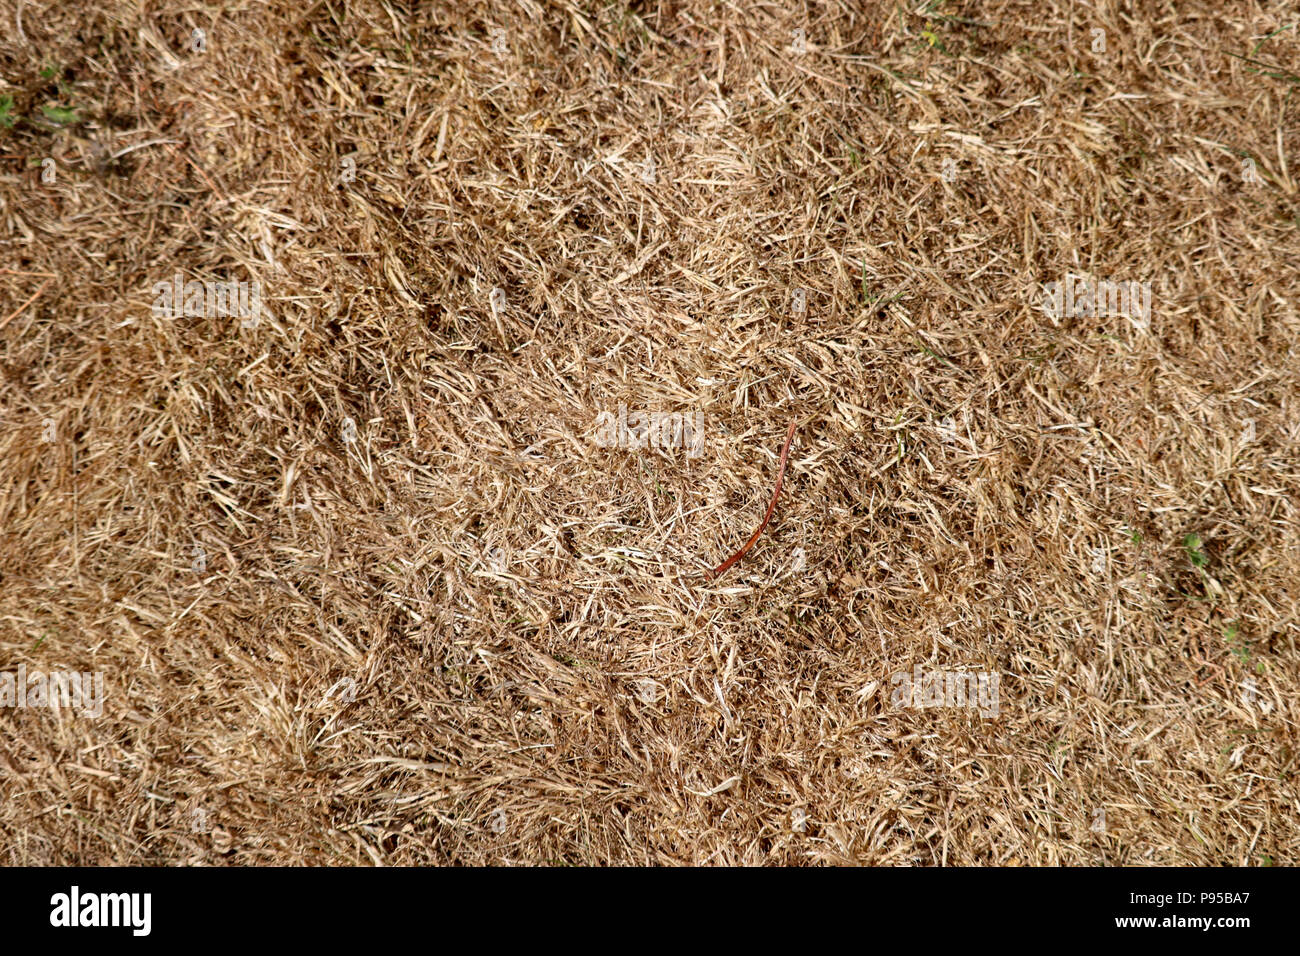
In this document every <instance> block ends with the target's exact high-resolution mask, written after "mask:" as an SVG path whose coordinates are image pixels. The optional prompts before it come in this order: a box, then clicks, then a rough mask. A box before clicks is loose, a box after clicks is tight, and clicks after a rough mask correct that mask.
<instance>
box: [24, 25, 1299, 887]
mask: <svg viewBox="0 0 1300 956" xmlns="http://www.w3.org/2000/svg"><path fill="white" fill-rule="evenodd" d="M1225 6H1226V7H1231V8H1232V9H1231V10H1228V9H1224V8H1225ZM924 9H925V8H924V6H922V5H920V4H915V5H913V6H912V7H911V8H910V9H900V8H899V7H897V6H895V5H894V4H892V3H890V4H886V3H877V2H874V0H866V2H864V3H862V4H851V3H840V2H831V3H814V4H808V5H806V6H804V5H778V4H773V3H757V4H731V3H712V2H706V0H668V2H664V3H659V4H656V3H645V4H642V3H635V4H632V5H631V7H628V6H625V5H624V4H623V3H622V2H616V3H612V4H610V5H602V4H599V3H585V2H584V3H580V4H579V3H570V2H554V3H543V2H537V0H517V2H515V3H506V2H504V0H490V2H488V3H485V4H479V5H469V4H462V3H451V2H437V3H427V4H426V3H418V4H417V3H414V2H411V3H401V2H397V0H319V2H316V3H311V4H308V3H305V2H302V3H283V2H247V3H230V4H224V5H207V6H206V7H204V8H203V9H199V5H196V4H188V3H187V4H181V3H177V2H175V0H161V2H148V3H120V2H109V3H106V4H92V3H86V2H64V0H59V2H55V0H25V2H23V3H21V4H18V3H17V2H16V0H0V79H2V80H3V90H0V97H3V96H5V95H6V94H7V95H9V96H12V98H13V102H14V106H13V110H12V113H11V115H13V116H16V117H17V122H16V123H15V125H14V126H13V128H11V129H8V130H4V129H2V128H0V250H2V251H3V255H2V256H0V266H2V267H3V268H4V271H3V272H2V273H0V290H2V291H0V319H3V320H4V322H3V325H4V327H3V330H2V331H0V338H2V341H0V347H2V349H3V382H2V383H0V479H2V481H3V498H2V499H0V532H2V533H3V547H2V549H0V583H2V584H3V587H2V588H0V670H9V671H12V670H15V669H16V668H17V667H18V666H19V665H20V664H25V665H26V666H27V668H28V669H29V670H36V669H41V670H45V671H49V670H58V669H73V668H75V669H78V670H82V671H102V672H103V673H104V675H105V680H106V685H107V701H106V703H105V707H104V713H103V716H102V717H101V718H99V719H89V718H87V717H85V716H82V715H78V714H75V713H69V712H68V711H66V710H64V711H59V712H53V711H51V710H49V709H37V708H25V709H20V708H0V835H2V836H3V841H4V846H3V850H4V851H5V852H4V862H6V863H9V862H18V863H41V862H48V863H74V862H75V863H83V864H139V863H170V864H331V863H362V864H370V863H374V864H413V863H416V864H424V863H462V864H463V863H468V864H482V863H527V864H546V863H574V864H647V863H649V864H660V863H663V864H667V863H697V864H705V863H708V864H763V863H775V864H796V863H854V862H858V863H871V864H885V865H898V864H904V865H906V864H914V863H919V864H927V865H941V864H947V865H953V864H1020V865H1051V864H1101V863H1108V864H1221V863H1242V864H1249V865H1256V864H1261V863H1268V862H1270V861H1271V862H1273V863H1277V864H1291V863H1295V862H1296V861H1297V858H1298V856H1300V827H1297V812H1298V809H1300V807H1298V802H1297V801H1298V798H1297V792H1296V787H1295V780H1296V716H1297V715H1296V703H1295V701H1296V690H1297V684H1298V681H1297V665H1298V664H1300V656H1298V655H1297V650H1296V633H1297V597H1298V596H1300V594H1298V590H1300V584H1298V581H1300V577H1298V576H1300V551H1298V550H1297V545H1298V544H1300V535H1298V534H1297V531H1298V524H1297V512H1296V504H1295V501H1294V498H1293V496H1294V495H1296V494H1297V492H1300V467H1298V465H1297V461H1298V459H1297V455H1296V440H1297V438H1298V437H1300V380H1298V378H1297V359H1298V358H1300V354H1298V353H1297V351H1296V345H1297V339H1298V336H1300V320H1298V319H1297V316H1296V312H1295V304H1296V302H1297V297H1298V295H1300V276H1298V274H1297V264H1298V263H1300V231H1298V229H1300V205H1298V203H1297V182H1296V168H1297V163H1298V162H1300V159H1298V157H1300V126H1298V124H1297V110H1298V109H1300V104H1298V103H1297V96H1296V95H1295V94H1296V91H1297V89H1298V88H1300V77H1297V76H1295V74H1296V73H1297V72H1300V55H1297V54H1298V53H1300V36H1298V34H1300V28H1295V27H1294V25H1295V23H1296V22H1297V20H1300V10H1298V8H1297V4H1296V3H1294V2H1284V3H1281V4H1275V3H1273V4H1262V3H1254V2H1245V3H1236V4H1230V5H1223V4H1218V3H1206V2H1199V0H1189V2H1180V3H1177V4H1173V3H1155V2H1143V3H1137V4H1132V5H1130V4H1117V3H1100V4H1097V5H1095V6H1094V5H1093V4H1089V3H1085V2H1082V0H1079V2H1065V0H1047V2H1042V0H1032V2H1031V0H1017V2H1000V3H999V2H987V3H976V2H948V3H944V4H943V5H942V6H941V7H940V8H939V10H938V11H937V12H931V13H930V14H929V15H926V14H925V12H924ZM945 17H949V18H945ZM951 17H958V18H961V19H951ZM1288 26H1290V27H1292V29H1288V30H1285V31H1284V32H1281V33H1278V34H1277V35H1276V36H1272V37H1270V38H1268V39H1266V40H1263V42H1262V44H1261V39H1262V38H1264V37H1265V35H1266V34H1269V33H1271V32H1273V31H1276V30H1279V29H1282V28H1284V27H1288ZM196 27H197V28H202V29H203V30H204V31H206V37H207V49H206V51H205V52H203V53H198V52H194V51H192V50H187V49H186V44H187V42H188V40H189V38H190V36H191V31H192V30H193V29H194V28H196ZM498 28H500V29H504V30H505V31H506V50H505V52H504V53H501V54H499V53H494V52H493V49H492V47H493V40H492V36H491V31H492V30H494V29H498ZM1094 28H1097V29H1103V30H1105V31H1106V33H1105V40H1106V47H1107V52H1106V53H1105V54H1104V55H1098V54H1095V53H1093V52H1092V50H1091V44H1092V34H1091V31H1092V30H1093V29H1094ZM795 29H804V30H805V31H806V36H807V43H808V49H807V52H806V53H804V54H802V55H798V54H796V53H794V52H792V51H791V50H790V49H789V47H791V45H792V31H793V30H795ZM927 30H928V33H929V37H928V38H927V36H926V35H925V34H924V31H927ZM1257 44H1260V45H1259V48H1258V51H1257V52H1256V53H1255V54H1254V59H1257V60H1266V61H1268V62H1269V63H1272V64H1277V65H1279V68H1277V69H1274V68H1268V69H1264V70H1262V71H1261V68H1259V67H1258V66H1256V65H1254V64H1252V63H1251V62H1249V61H1247V60H1242V59H1239V58H1236V57H1234V56H1233V54H1239V55H1241V56H1250V55H1251V54H1252V50H1253V49H1254V48H1255V47H1256V45H1257ZM51 66H52V67H54V72H53V73H51V74H50V75H49V76H42V75H41V70H42V69H43V68H47V67H51ZM1270 74H1271V75H1270ZM60 105H61V106H65V107H72V108H74V109H75V110H76V119H75V121H72V122H69V123H66V124H60V123H58V122H56V121H55V120H56V119H57V117H58V116H59V115H60V114H57V113H55V114H54V119H51V118H50V116H49V115H48V114H47V113H46V112H45V111H44V110H43V107H46V106H56V107H57V106H60ZM348 156H351V157H352V158H353V161H354V162H355V169H356V174H357V175H356V180H355V182H351V183H342V182H341V181H340V172H341V170H342V168H343V162H344V158H345V157H348ZM648 157H653V162H654V172H655V175H654V177H653V178H654V181H653V182H645V181H643V177H642V172H643V167H644V164H645V163H646V160H647V158H648ZM1247 157H1248V158H1250V159H1252V160H1253V162H1254V163H1255V168H1256V169H1257V170H1258V173H1259V180H1260V181H1259V182H1257V183H1252V182H1246V181H1244V180H1243V175H1242V173H1243V168H1244V167H1243V162H1244V159H1245V158H1247ZM47 158H52V159H53V160H54V161H55V166H54V169H55V175H56V178H55V181H54V182H53V183H48V182H42V180H41V173H42V167H41V162H42V160H44V159H47ZM945 160H952V161H953V163H952V164H951V165H945ZM945 169H946V170H947V171H948V172H949V176H948V177H947V178H945V176H944V171H945ZM949 180H951V181H949ZM178 271H179V272H181V273H183V274H184V275H185V277H186V278H187V279H210V280H215V279H225V278H229V279H236V280H250V281H251V280H255V281H258V282H261V283H262V286H263V288H264V289H265V292H266V296H267V298H268V304H269V309H270V313H271V314H270V317H269V318H268V320H267V321H265V322H263V323H262V324H261V325H260V326H258V327H257V328H251V329H243V328H241V327H240V321H239V319H238V318H228V317H219V318H181V319H175V320H168V319H163V318H159V317H157V316H155V315H153V314H152V311H151V303H152V301H153V296H152V293H151V291H150V287H151V286H152V284H153V283H154V282H157V281H165V280H168V279H170V277H171V276H172V275H173V274H174V273H175V272H178ZM1067 272H1072V273H1083V274H1088V275H1092V276H1095V277H1097V278H1101V279H1108V278H1116V279H1124V280H1136V281H1146V282H1150V283H1151V286H1152V293H1153V304H1152V315H1151V320H1150V328H1149V330H1144V329H1142V328H1141V327H1139V325H1138V324H1136V323H1134V322H1132V321H1130V319H1129V318H1127V317H1124V316H1066V317H1062V318H1060V319H1057V320H1055V321H1054V320H1052V319H1051V318H1050V317H1049V316H1047V315H1045V314H1044V312H1043V311H1042V310H1040V309H1039V308H1038V307H1037V306H1038V303H1039V298H1040V297H1039V294H1038V290H1039V288H1040V286H1041V284H1042V283H1045V282H1049V281H1052V280H1059V279H1061V278H1063V277H1064V276H1065V274H1066V273H1067ZM495 287H500V288H502V289H504V290H505V292H506V296H507V299H506V305H505V308H504V309H502V310H494V309H492V308H491V307H490V305H489V301H488V297H489V292H490V290H492V289H493V288H495ZM800 287H802V288H806V289H808V293H807V311H806V312H805V313H803V314H798V313H794V312H792V310H791V305H790V303H791V297H792V294H793V290H794V289H796V288H800ZM29 299H30V301H28V300H29ZM620 403H624V404H625V405H626V406H627V407H628V409H630V410H632V411H639V410H647V411H682V412H693V411H695V410H699V411H701V412H702V413H703V415H704V420H705V437H706V441H705V448H704V451H703V454H701V455H700V456H699V457H696V458H691V457H688V456H687V455H686V454H684V453H683V451H682V450H672V449H670V450H667V451H663V450H645V451H641V452H637V451H632V450H628V449H624V448H603V447H600V446H599V445H598V444H597V443H596V442H595V440H594V439H593V437H592V436H593V427H594V422H595V420H596V416H597V414H598V413H599V412H601V411H604V410H615V409H617V407H618V405H619V404H620ZM349 418H350V419H352V420H353V422H354V423H355V429H356V432H355V435H356V440H355V441H354V442H345V441H344V440H343V437H342V436H343V429H344V427H345V420H346V419H349ZM796 418H797V419H798V420H799V421H800V427H799V431H798V434H797V437H796V439H795V444H794V448H793V451H792V454H791V459H790V468H789V472H788V475H787V478H786V486H785V491H784V493H783V495H782V500H781V503H780V505H779V507H778V509H777V512H776V515H775V518H774V520H773V522H772V524H771V526H770V527H769V528H768V529H767V531H766V532H765V534H764V535H763V537H762V538H761V539H760V540H759V542H758V544H757V545H756V546H755V548H754V550H753V551H752V552H751V553H750V554H749V555H748V556H747V557H746V558H745V560H744V561H743V562H742V563H740V564H739V565H738V566H737V567H736V568H734V569H732V570H731V571H730V572H728V574H727V575H726V576H724V577H723V578H722V579H720V580H719V581H717V582H715V583H709V582H708V581H706V579H705V578H704V577H703V574H702V572H703V571H704V570H705V569H707V568H709V567H712V566H714V565H716V564H718V563H719V562H720V561H721V560H722V559H723V558H725V557H726V556H727V555H728V554H730V553H731V552H732V551H734V550H735V549H736V548H737V547H739V545H740V544H741V542H743V541H744V539H745V538H746V537H748V536H749V534H750V533H751V532H752V531H753V529H754V527H755V526H756V523H757V521H758V519H759V517H760V516H761V514H762V512H763V509H764V507H765V506H766V503H767V500H768V498H769V496H770V494H771V489H772V482H773V481H774V479H775V469H776V456H777V452H778V450H779V447H780V442H781V440H782V439H783V437H784V434H785V430H786V426H787V424H788V423H789V422H790V421H791V420H792V419H796ZM47 422H53V439H54V440H53V441H44V440H43V438H45V437H46V428H47V426H46V423H47ZM1248 423H1249V424H1248ZM1193 534H1194V535H1197V536H1199V538H1200V539H1201V541H1202V542H1203V544H1202V546H1201V547H1200V548H1199V549H1198V548H1196V547H1194V546H1192V547H1189V546H1188V545H1187V544H1186V542H1187V537H1188V536H1189V535H1193ZM196 547H197V548H200V549H202V551H201V554H202V555H203V556H205V560H206V566H204V562H201V561H197V560H195V559H196V556H198V555H199V554H200V552H197V551H196V550H195V548H196ZM798 549H803V550H802V552H799V551H798ZM1193 559H1194V560H1193ZM801 565H802V566H801ZM1198 565H1199V566H1198ZM196 567H197V568H199V570H195V568H196ZM918 664H919V665H921V666H922V667H926V668H945V669H957V668H970V669H974V670H977V671H987V672H992V673H995V674H997V675H999V677H1000V707H999V713H998V715H997V716H996V717H981V716H980V714H979V713H976V712H972V711H970V710H962V709H904V708H898V707H895V706H893V705H892V703H891V699H890V695H891V688H892V684H891V678H892V675H894V674H896V673H898V672H901V671H912V669H913V668H914V667H915V666H916V665H918ZM348 679H351V680H353V681H355V682H356V684H355V687H356V696H355V700H347V699H346V698H347V697H348V696H349V695H348V694H347V693H346V686H347V685H344V688H343V689H342V690H336V693H335V694H334V695H332V696H328V692H329V691H330V690H331V688H337V687H338V685H339V682H340V681H345V680H348ZM1248 679H1249V680H1254V681H1255V685H1254V696H1252V694H1251V692H1250V691H1248V690H1247V689H1246V685H1245V683H1244V682H1246V681H1247V680H1248ZM1099 810H1104V816H1105V827H1104V830H1103V829H1102V828H1101V827H1100V826H1097V824H1099V823H1100V820H1101V817H1100V815H1099V814H1098V813H1097V811H1099ZM801 815H802V816H803V817H805V818H806V822H805V823H804V824H803V825H802V826H801V825H800V824H799V819H800V817H801Z"/></svg>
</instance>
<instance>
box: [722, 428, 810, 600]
mask: <svg viewBox="0 0 1300 956" xmlns="http://www.w3.org/2000/svg"><path fill="white" fill-rule="evenodd" d="M796 424H798V422H797V421H793V422H791V423H790V430H789V431H788V432H786V435H785V445H784V446H783V447H782V448H781V466H780V468H779V470H778V471H777V473H776V488H774V489H773V490H772V503H771V504H769V505H768V506H767V514H765V515H763V523H762V524H760V525H759V526H758V530H757V531H755V532H754V534H753V537H751V538H750V539H749V540H748V541H746V542H745V544H744V546H743V547H742V548H741V549H740V550H739V551H737V552H736V553H735V554H733V555H732V556H731V557H729V558H727V560H726V561H723V562H722V563H721V564H720V565H718V566H717V567H716V568H714V569H713V570H712V571H710V572H709V579H710V580H712V579H714V578H716V577H718V576H719V575H721V574H725V573H726V571H727V570H728V569H729V568H730V567H731V566H732V565H733V564H735V563H736V562H737V561H739V560H740V559H741V558H743V557H744V556H745V555H746V553H748V551H749V549H750V548H752V547H753V546H754V542H755V541H757V540H758V536H759V535H761V534H762V533H763V529H764V528H766V527H767V523H768V522H769V521H771V520H772V513H773V512H774V511H776V499H777V498H779V497H781V482H782V481H784V480H785V466H786V462H787V461H788V460H789V458H790V442H792V441H793V440H794V427H795V425H796Z"/></svg>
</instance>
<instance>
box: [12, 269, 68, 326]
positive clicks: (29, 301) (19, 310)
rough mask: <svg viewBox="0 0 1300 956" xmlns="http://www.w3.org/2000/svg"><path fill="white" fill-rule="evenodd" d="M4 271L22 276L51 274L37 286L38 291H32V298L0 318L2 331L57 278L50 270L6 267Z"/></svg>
mask: <svg viewBox="0 0 1300 956" xmlns="http://www.w3.org/2000/svg"><path fill="white" fill-rule="evenodd" d="M3 271H4V272H8V273H12V274H13V275H20V276H49V278H48V279H46V280H45V281H44V282H42V283H41V284H40V285H39V286H38V287H37V289H36V291H35V292H33V293H32V297H31V298H30V299H28V300H27V301H26V302H24V303H23V304H22V305H20V306H19V307H18V308H16V309H14V310H13V311H12V312H10V313H9V314H8V315H6V316H5V317H4V319H2V320H0V332H3V331H4V328H5V326H6V325H8V324H9V323H10V322H11V321H12V320H13V318H14V317H15V316H17V315H18V313H20V312H22V310H23V309H25V308H27V307H28V306H29V305H31V304H32V303H33V302H35V301H36V300H37V299H38V298H40V295H41V293H42V292H44V291H45V287H46V286H47V285H49V284H50V283H51V282H53V281H54V280H55V278H56V277H55V276H54V275H52V274H51V273H49V272H18V271H16V270H14V269H5V270H3Z"/></svg>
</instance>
